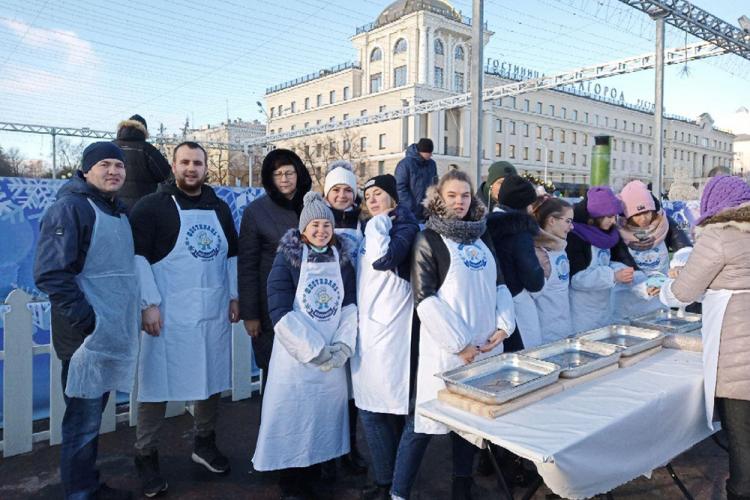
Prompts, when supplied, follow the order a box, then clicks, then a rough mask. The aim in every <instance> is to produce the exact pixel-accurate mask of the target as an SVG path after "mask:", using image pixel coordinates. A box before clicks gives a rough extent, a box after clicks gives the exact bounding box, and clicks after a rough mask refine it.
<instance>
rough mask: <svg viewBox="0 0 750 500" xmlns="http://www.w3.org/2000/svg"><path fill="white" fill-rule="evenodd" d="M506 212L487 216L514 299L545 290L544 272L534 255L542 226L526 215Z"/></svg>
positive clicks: (493, 241) (511, 210)
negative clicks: (537, 235)
mask: <svg viewBox="0 0 750 500" xmlns="http://www.w3.org/2000/svg"><path fill="white" fill-rule="evenodd" d="M502 208H503V210H505V211H504V212H493V213H491V214H489V215H488V216H487V232H488V233H489V234H490V236H491V237H492V243H493V244H494V245H495V252H496V254H497V261H498V264H499V265H500V267H501V268H502V270H503V275H504V276H505V284H506V285H507V287H508V290H510V293H511V295H513V296H514V297H515V296H516V295H518V294H519V293H521V292H522V291H523V290H524V289H525V290H528V291H529V292H538V291H539V290H541V289H542V288H543V287H544V270H543V269H542V266H541V265H540V264H539V259H537V257H536V253H535V252H534V236H535V235H536V234H538V233H539V225H538V224H537V223H536V221H535V220H534V219H533V218H532V217H531V216H530V215H528V214H527V213H525V212H520V211H518V210H513V209H510V208H505V207H502Z"/></svg>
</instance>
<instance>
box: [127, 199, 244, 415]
mask: <svg viewBox="0 0 750 500" xmlns="http://www.w3.org/2000/svg"><path fill="white" fill-rule="evenodd" d="M208 189H210V188H208ZM172 199H173V200H174V203H175V206H177V212H178V213H179V216H180V233H179V235H178V236H177V242H176V243H175V246H174V248H173V249H172V251H171V252H170V253H169V255H167V256H166V257H165V258H163V259H162V260H160V261H159V262H157V263H156V264H154V265H153V266H151V269H152V271H153V273H154V280H155V281H156V286H157V288H158V289H159V293H160V294H161V297H162V302H161V305H160V306H159V309H160V311H161V317H162V320H163V321H164V326H163V327H162V329H161V334H160V335H159V336H158V337H152V336H151V335H148V334H146V333H145V332H144V333H142V334H141V354H140V360H139V364H138V401H151V402H158V401H201V400H204V399H207V398H208V397H209V396H211V395H213V394H216V393H218V392H222V391H225V390H227V389H229V388H230V387H231V360H232V352H231V347H232V330H231V324H230V322H229V285H228V284H227V251H228V245H227V239H226V237H225V235H224V230H223V229H222V227H221V224H220V223H219V218H218V217H217V216H216V212H214V211H213V210H182V209H181V208H180V206H179V205H178V204H177V200H175V199H174V197H172Z"/></svg>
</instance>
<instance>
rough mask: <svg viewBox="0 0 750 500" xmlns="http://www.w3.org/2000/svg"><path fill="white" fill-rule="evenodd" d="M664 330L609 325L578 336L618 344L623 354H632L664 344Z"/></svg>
mask: <svg viewBox="0 0 750 500" xmlns="http://www.w3.org/2000/svg"><path fill="white" fill-rule="evenodd" d="M664 336H665V334H664V332H660V331H659V330H654V329H648V328H641V327H637V326H631V325H609V326H605V327H603V328H597V329H596V330H591V331H589V332H583V333H581V334H579V335H578V336H577V338H579V339H583V340H595V341H598V342H602V343H603V344H612V345H616V346H618V347H619V348H620V349H621V352H620V355H621V356H632V355H634V354H638V353H639V352H643V351H646V350H648V349H651V348H653V347H657V346H660V345H662V343H663V342H664Z"/></svg>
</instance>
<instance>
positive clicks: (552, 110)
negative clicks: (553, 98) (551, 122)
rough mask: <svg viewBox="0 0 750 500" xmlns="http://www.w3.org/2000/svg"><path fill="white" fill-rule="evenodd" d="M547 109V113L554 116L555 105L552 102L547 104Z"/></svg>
mask: <svg viewBox="0 0 750 500" xmlns="http://www.w3.org/2000/svg"><path fill="white" fill-rule="evenodd" d="M548 109H549V115H550V116H555V105H554V104H550V105H549V106H548Z"/></svg>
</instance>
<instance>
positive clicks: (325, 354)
mask: <svg viewBox="0 0 750 500" xmlns="http://www.w3.org/2000/svg"><path fill="white" fill-rule="evenodd" d="M338 350H339V348H338V347H333V346H330V345H327V346H324V347H323V349H321V350H320V352H319V353H318V355H317V356H315V357H314V358H313V359H311V360H310V363H312V364H314V365H316V366H319V367H320V369H321V370H323V367H324V366H325V365H327V364H329V363H330V362H331V358H332V357H333V353H334V352H336V351H338ZM328 370H330V368H328ZM328 370H323V371H328Z"/></svg>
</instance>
